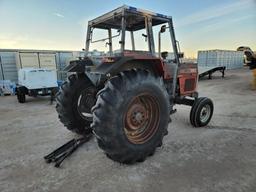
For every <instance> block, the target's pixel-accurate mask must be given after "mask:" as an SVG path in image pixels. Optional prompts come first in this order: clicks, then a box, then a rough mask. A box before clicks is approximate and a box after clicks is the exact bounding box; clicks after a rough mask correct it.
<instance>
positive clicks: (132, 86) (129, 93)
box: [91, 69, 170, 164]
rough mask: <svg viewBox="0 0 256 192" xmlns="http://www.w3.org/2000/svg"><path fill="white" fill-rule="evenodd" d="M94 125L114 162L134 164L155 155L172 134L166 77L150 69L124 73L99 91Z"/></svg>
mask: <svg viewBox="0 0 256 192" xmlns="http://www.w3.org/2000/svg"><path fill="white" fill-rule="evenodd" d="M92 112H93V123H92V125H91V127H92V128H93V132H94V134H95V136H96V138H97V142H98V145H99V147H100V148H101V149H102V150H103V151H104V152H105V153H106V155H107V156H108V157H109V158H111V159H112V160H114V161H118V162H120V163H126V164H132V163H135V162H142V161H144V160H145V159H146V157H147V156H151V155H153V154H154V152H155V150H156V148H157V147H160V146H161V145H162V140H163V137H164V136H165V135H166V134H167V133H168V132H167V127H168V123H169V114H170V103H169V98H168V94H167V91H166V88H165V86H164V83H163V80H162V79H161V78H160V77H155V76H153V75H152V74H150V73H149V71H146V70H135V69H133V70H130V71H125V72H121V73H120V74H118V75H117V76H115V77H113V78H111V79H110V80H109V81H108V82H107V83H106V84H105V87H104V88H103V89H102V90H100V91H99V92H98V94H97V102H96V104H95V106H94V107H93V108H92Z"/></svg>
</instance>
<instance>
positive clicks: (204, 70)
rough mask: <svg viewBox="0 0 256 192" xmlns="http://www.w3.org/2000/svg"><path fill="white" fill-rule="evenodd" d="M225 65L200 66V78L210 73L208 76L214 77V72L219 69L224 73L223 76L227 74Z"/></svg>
mask: <svg viewBox="0 0 256 192" xmlns="http://www.w3.org/2000/svg"><path fill="white" fill-rule="evenodd" d="M225 70H226V67H225V66H218V67H198V74H199V79H201V78H202V77H204V76H207V75H208V78H209V79H211V78H212V74H213V73H215V72H216V71H219V72H221V73H222V77H224V76H225Z"/></svg>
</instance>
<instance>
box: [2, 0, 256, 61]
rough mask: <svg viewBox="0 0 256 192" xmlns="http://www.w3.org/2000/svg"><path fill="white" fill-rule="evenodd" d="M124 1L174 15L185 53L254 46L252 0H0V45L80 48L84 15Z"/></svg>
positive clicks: (255, 19)
mask: <svg viewBox="0 0 256 192" xmlns="http://www.w3.org/2000/svg"><path fill="white" fill-rule="evenodd" d="M123 4H127V5H131V6H134V7H138V8H142V9H147V10H151V11H154V12H158V13H162V14H166V15H170V16H172V17H173V21H174V26H175V31H176V37H177V39H178V40H179V41H180V45H181V49H182V51H184V52H185V55H186V56H188V57H195V56H196V54H197V51H198V50H204V49H231V50H234V49H236V48H237V47H238V46H240V45H246V46H250V47H251V48H252V49H254V50H255V51H256V38H255V37H256V0H194V1H192V0H158V1H153V0H152V1H149V0H148V1H146V0H126V1H121V0H109V1H107V0H105V1H103V0H93V1H89V0H88V1H87V0H74V1H64V0H0V24H1V25H0V48H14V49H16V48H25V49H58V50H81V49H82V48H83V47H84V42H85V36H86V25H87V21H88V20H90V19H93V18H94V17H97V16H99V15H101V14H103V13H105V12H107V11H110V10H112V9H114V8H116V7H119V6H121V5H123Z"/></svg>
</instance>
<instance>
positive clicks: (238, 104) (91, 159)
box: [0, 69, 256, 192]
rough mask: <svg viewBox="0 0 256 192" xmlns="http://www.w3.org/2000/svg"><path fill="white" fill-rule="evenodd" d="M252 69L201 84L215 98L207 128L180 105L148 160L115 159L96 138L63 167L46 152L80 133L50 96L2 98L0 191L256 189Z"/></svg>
mask: <svg viewBox="0 0 256 192" xmlns="http://www.w3.org/2000/svg"><path fill="white" fill-rule="evenodd" d="M250 79H251V71H249V70H247V69H241V70H233V71H228V72H227V74H226V77H225V78H224V79H222V78H221V77H220V74H216V75H215V76H214V78H213V79H212V80H207V79H205V80H202V81H200V82H199V92H200V95H201V96H208V97H210V98H212V100H213V101H214V105H215V111H214V116H213V119H212V121H211V123H210V124H209V126H207V127H205V128H193V127H192V126H191V125H190V123H189V110H190V108H189V107H186V106H177V113H176V114H174V115H172V120H173V121H172V123H171V124H170V125H169V134H168V135H167V136H166V137H165V138H164V144H163V146H162V147H160V148H158V149H157V151H156V153H155V155H154V156H152V157H149V158H147V160H146V161H145V162H143V163H137V164H135V165H121V164H119V163H116V162H113V161H111V160H110V159H108V158H107V157H106V156H105V155H104V153H103V152H102V151H101V150H100V149H99V148H98V146H97V144H96V142H95V139H92V140H91V141H89V142H88V143H87V144H85V145H84V146H83V147H81V148H79V149H78V150H77V151H76V152H75V153H74V154H73V155H72V156H71V157H70V158H68V159H66V160H65V161H64V163H63V166H62V167H61V168H60V169H56V168H54V167H53V166H52V165H49V164H46V163H45V162H44V160H43V156H44V155H45V154H47V153H49V152H50V151H52V150H53V149H55V148H56V147H58V146H60V145H62V144H63V143H65V142H66V141H68V140H69V139H71V138H73V137H74V134H73V133H71V132H69V131H67V130H66V129H65V128H64V127H63V126H62V124H61V123H60V122H59V121H58V119H57V114H56V112H55V108H54V105H50V102H49V98H29V99H28V102H27V103H25V104H19V103H18V102H17V100H16V97H14V96H6V97H1V98H0V131H1V134H0V191H1V192H16V191H19V192H23V191H24V192H30V191H31V192H32V191H33V192H37V191H38V192H39V191H40V192H42V191H51V192H52V191H62V192H63V191H92V192H96V191H104V192H108V191H109V192H110V191H111V192H114V191H122V192H125V191H131V192H134V191H137V192H139V191H147V192H151V191H152V192H154V191H174V192H201V191H202V192H208V191H219V192H225V191H230V192H239V191H246V192H247V191H256V150H255V148H256V100H255V98H256V91H251V90H250V84H249V81H250Z"/></svg>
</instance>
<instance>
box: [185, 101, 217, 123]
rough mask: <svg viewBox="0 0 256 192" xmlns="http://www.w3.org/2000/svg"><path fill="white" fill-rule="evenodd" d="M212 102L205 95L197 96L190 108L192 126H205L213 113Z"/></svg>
mask: <svg viewBox="0 0 256 192" xmlns="http://www.w3.org/2000/svg"><path fill="white" fill-rule="evenodd" d="M213 109H214V107H213V102H212V100H211V99H209V98H207V97H199V98H197V99H196V100H195V102H194V104H193V106H192V108H191V110H190V123H191V124H192V125H193V126H194V127H203V126H206V125H207V124H208V123H209V122H210V120H211V118H212V115H213Z"/></svg>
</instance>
